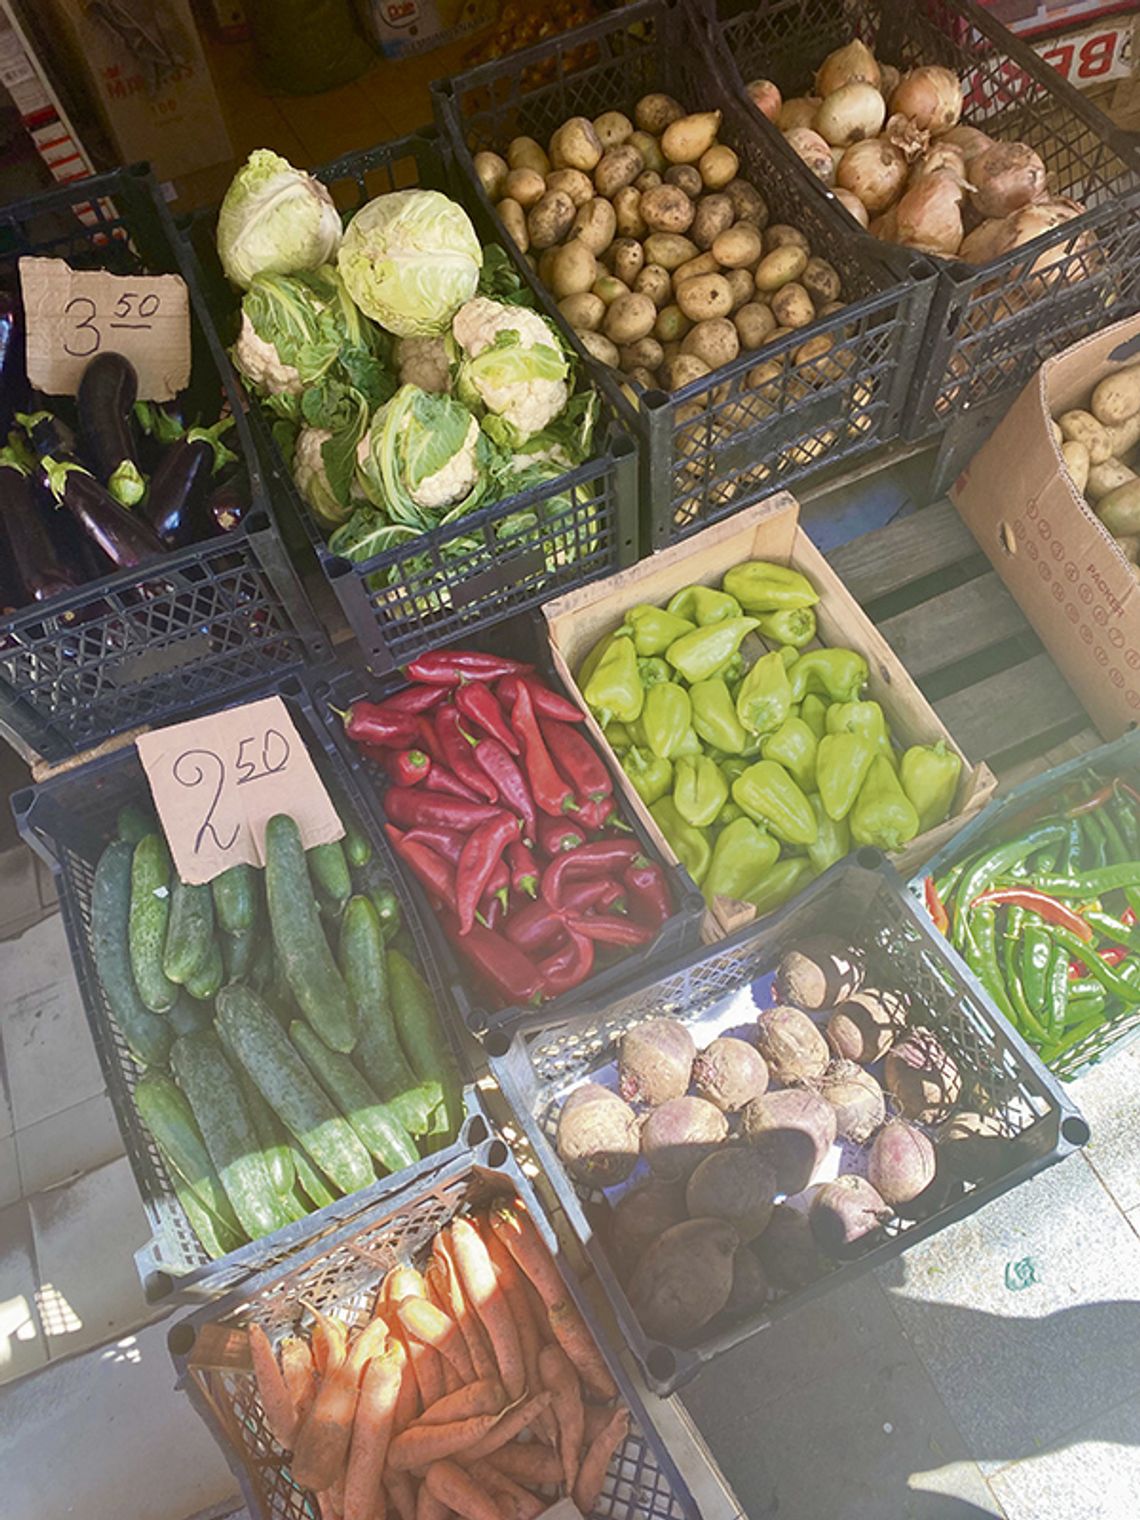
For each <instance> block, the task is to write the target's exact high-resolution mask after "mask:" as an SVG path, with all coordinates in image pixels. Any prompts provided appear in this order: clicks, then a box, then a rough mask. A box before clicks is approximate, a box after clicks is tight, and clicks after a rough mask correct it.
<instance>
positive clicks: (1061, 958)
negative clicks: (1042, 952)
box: [1045, 944, 1069, 1039]
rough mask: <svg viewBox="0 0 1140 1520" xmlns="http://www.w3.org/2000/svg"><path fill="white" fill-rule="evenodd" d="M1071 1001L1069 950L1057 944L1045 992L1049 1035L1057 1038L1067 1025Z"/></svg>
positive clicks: (1054, 948) (1051, 960) (1050, 964)
mask: <svg viewBox="0 0 1140 1520" xmlns="http://www.w3.org/2000/svg"><path fill="white" fill-rule="evenodd" d="M1068 1003H1069V952H1068V951H1067V950H1066V949H1065V947H1064V945H1061V944H1056V945H1054V947H1053V955H1052V958H1051V959H1050V961H1049V977H1048V982H1047V985H1046V992H1045V1023H1046V1029H1047V1030H1048V1032H1049V1036H1050V1038H1052V1039H1056V1038H1057V1036H1058V1035H1059V1034H1060V1033H1061V1031H1062V1029H1064V1027H1065V1010H1066V1009H1067V1007H1068Z"/></svg>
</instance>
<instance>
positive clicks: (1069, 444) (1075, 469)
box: [1061, 438, 1107, 495]
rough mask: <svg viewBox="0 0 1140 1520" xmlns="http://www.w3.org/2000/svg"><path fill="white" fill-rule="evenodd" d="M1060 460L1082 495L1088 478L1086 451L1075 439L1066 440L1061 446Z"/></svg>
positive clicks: (1087, 453) (1087, 452)
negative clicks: (1063, 462)
mask: <svg viewBox="0 0 1140 1520" xmlns="http://www.w3.org/2000/svg"><path fill="white" fill-rule="evenodd" d="M1061 458H1062V459H1063V460H1064V461H1065V468H1066V469H1067V470H1068V472H1069V476H1070V478H1071V480H1072V482H1073V485H1074V486H1075V487H1076V489H1077V490H1078V491H1079V492H1080V493H1081V494H1082V495H1083V493H1084V489H1085V485H1086V484H1087V482H1088V478H1089V451H1088V449H1086V448H1085V446H1084V444H1083V443H1080V442H1078V440H1077V439H1076V438H1066V439H1065V441H1064V443H1063V444H1062V445H1061ZM1106 494H1107V493H1106Z"/></svg>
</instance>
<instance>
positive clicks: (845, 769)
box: [815, 734, 875, 822]
mask: <svg viewBox="0 0 1140 1520" xmlns="http://www.w3.org/2000/svg"><path fill="white" fill-rule="evenodd" d="M874 758H875V745H874V741H873V740H871V739H866V738H864V737H863V735H862V734H824V736H823V738H822V739H821V740H820V741H819V748H818V750H817V751H816V756H815V783H816V786H817V787H818V788H819V795H820V797H821V798H822V800H823V805H824V807H825V808H826V810H827V816H828V817H829V818H834V819H835V821H836V822H838V821H839V819H840V818H846V817H847V815H848V813H849V812H850V811H851V809H852V808H853V807H854V806H855V799H856V798H857V797H858V795H859V789H860V787H861V786H862V785H863V783H864V781H866V779H867V772H868V771H869V770H870V769H871V761H872V760H874Z"/></svg>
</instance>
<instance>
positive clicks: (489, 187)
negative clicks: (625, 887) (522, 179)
mask: <svg viewBox="0 0 1140 1520" xmlns="http://www.w3.org/2000/svg"><path fill="white" fill-rule="evenodd" d="M474 162H475V173H476V174H477V175H478V176H479V183H480V184H481V185H482V186H483V189H484V190H486V192H487V194H488V196H489V197H490V198H491V200H492V201H497V200H499V199H500V198H501V197H502V195H503V194H504V190H503V186H504V183H505V181H506V178H507V175H508V174H509V173H510V172H511V166H510V164H508V163H507V161H506V159H505V158H501V157H500V156H499V154H498V153H489V152H487V151H486V150H484V151H483V152H482V153H476V155H475V160H474Z"/></svg>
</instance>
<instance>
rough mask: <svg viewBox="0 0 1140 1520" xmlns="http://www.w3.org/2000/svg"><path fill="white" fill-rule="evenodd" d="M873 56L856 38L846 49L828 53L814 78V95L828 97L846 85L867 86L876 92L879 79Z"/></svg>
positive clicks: (842, 48)
mask: <svg viewBox="0 0 1140 1520" xmlns="http://www.w3.org/2000/svg"><path fill="white" fill-rule="evenodd" d="M881 77H882V76H881V74H880V72H879V65H878V64H877V63H876V62H875V55H874V54H873V53H872V52H871V49H870V48H869V47H866V46H865V45H864V44H863V43H862V42H860V41H859V40H858V38H856V40H855V41H854V42H849V43H848V44H847V46H846V47H841V48H837V49H836V50H835V52H834V53H828V55H827V57H826V58H825V59H824V60H823V62H822V63H821V64H820V66H819V69H818V70H817V72H816V76H815V93H816V94H817V95H823V96H825V97H826V96H828V95H832V94H834V93H835V91H836V90H841V89H842V88H843V86H844V85H846V84H859V83H863V84H869V85H873V86H874V88H875V89H876V90H877V89H878V88H879V82H880V79H881Z"/></svg>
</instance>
